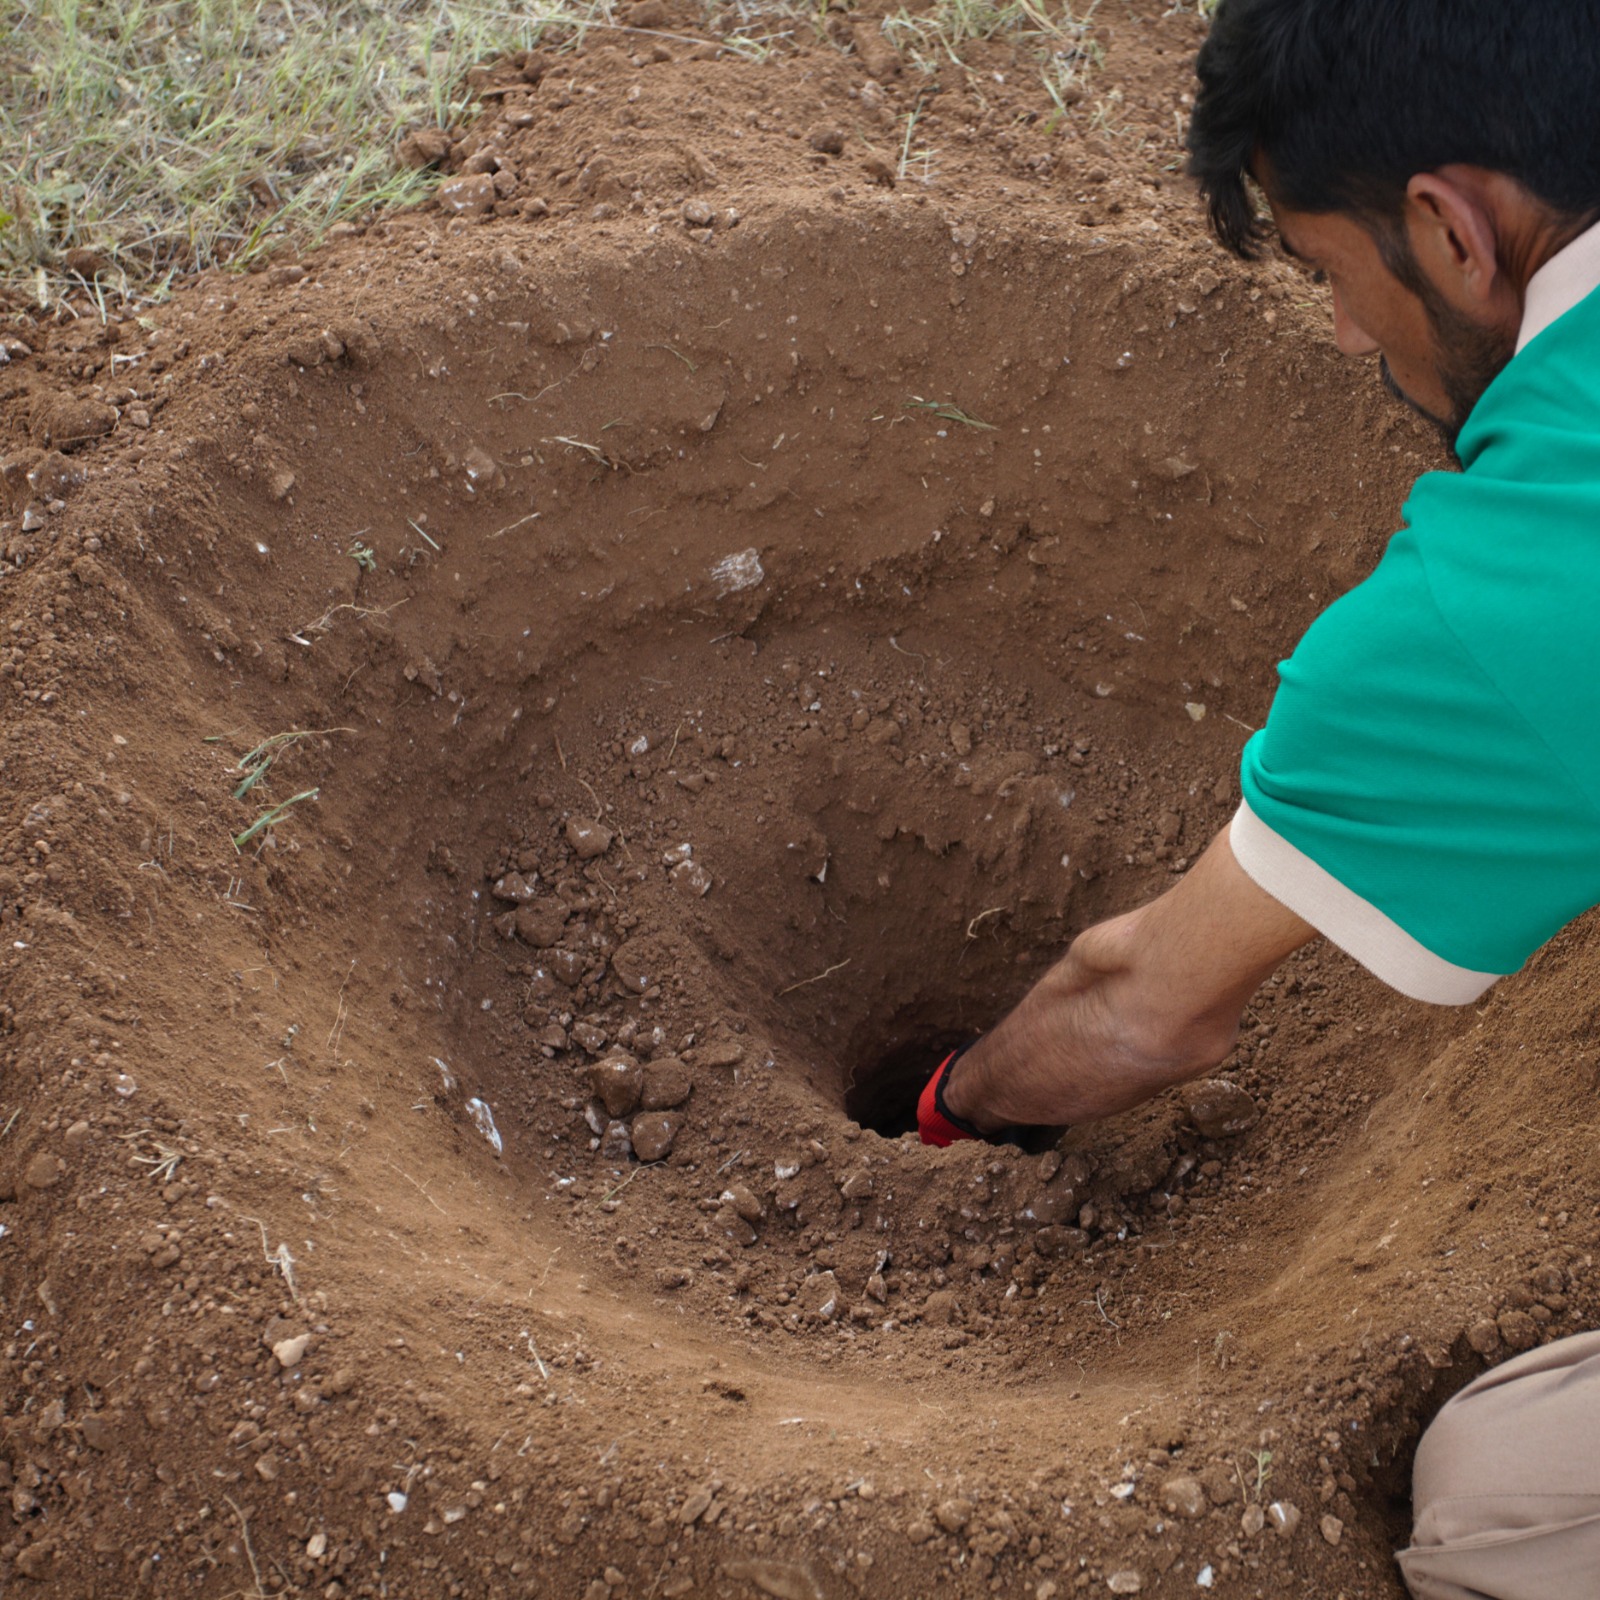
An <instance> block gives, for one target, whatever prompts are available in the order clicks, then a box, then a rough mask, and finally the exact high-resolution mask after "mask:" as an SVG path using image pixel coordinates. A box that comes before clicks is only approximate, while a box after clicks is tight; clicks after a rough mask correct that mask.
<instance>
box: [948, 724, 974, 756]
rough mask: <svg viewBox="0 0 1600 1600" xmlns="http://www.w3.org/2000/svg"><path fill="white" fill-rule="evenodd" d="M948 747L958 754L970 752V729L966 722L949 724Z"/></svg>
mask: <svg viewBox="0 0 1600 1600" xmlns="http://www.w3.org/2000/svg"><path fill="white" fill-rule="evenodd" d="M950 748H951V749H952V750H954V751H955V753H956V754H957V755H958V756H963V757H965V756H970V755H971V754H972V729H971V728H969V727H968V726H967V725H966V723H964V722H952V723H951V724H950Z"/></svg>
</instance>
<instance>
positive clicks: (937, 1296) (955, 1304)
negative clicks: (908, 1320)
mask: <svg viewBox="0 0 1600 1600" xmlns="http://www.w3.org/2000/svg"><path fill="white" fill-rule="evenodd" d="M960 1317H961V1304H960V1302H959V1301H958V1300H957V1299H956V1297H955V1296H954V1295H953V1294H952V1293H951V1292H950V1291H949V1290H948V1289H935V1290H934V1292H933V1293H932V1294H930V1295H929V1296H928V1298H927V1299H926V1300H925V1301H923V1303H922V1320H923V1321H924V1322H930V1323H936V1324H939V1325H942V1326H948V1325H949V1324H951V1323H953V1322H957V1321H959V1320H960Z"/></svg>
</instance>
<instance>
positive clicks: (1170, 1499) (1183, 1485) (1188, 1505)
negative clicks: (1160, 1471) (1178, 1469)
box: [1161, 1473, 1206, 1519]
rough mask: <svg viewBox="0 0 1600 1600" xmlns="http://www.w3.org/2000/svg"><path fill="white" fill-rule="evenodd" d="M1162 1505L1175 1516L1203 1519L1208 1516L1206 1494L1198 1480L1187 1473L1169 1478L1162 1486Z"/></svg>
mask: <svg viewBox="0 0 1600 1600" xmlns="http://www.w3.org/2000/svg"><path fill="white" fill-rule="evenodd" d="M1161 1504H1162V1505H1163V1506H1165V1507H1166V1509H1167V1510H1168V1511H1169V1512H1171V1513H1172V1514H1173V1515H1174V1516H1179V1517H1189V1518H1191V1519H1192V1518H1194V1517H1203V1516H1204V1515H1205V1514H1206V1492H1205V1490H1204V1489H1203V1488H1201V1487H1200V1480H1199V1479H1198V1478H1191V1477H1189V1476H1188V1475H1187V1474H1186V1473H1185V1474H1180V1475H1179V1476H1178V1477H1176V1478H1168V1479H1167V1481H1166V1482H1165V1483H1164V1484H1162V1485H1161Z"/></svg>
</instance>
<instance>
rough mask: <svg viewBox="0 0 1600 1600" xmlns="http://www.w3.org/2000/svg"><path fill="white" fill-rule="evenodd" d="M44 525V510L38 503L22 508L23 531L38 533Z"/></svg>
mask: <svg viewBox="0 0 1600 1600" xmlns="http://www.w3.org/2000/svg"><path fill="white" fill-rule="evenodd" d="M43 526H44V512H43V510H41V509H40V507H38V506H37V505H26V506H24V507H23V508H22V531H23V532H24V533H37V532H38V531H39V530H40V529H41V528H42V527H43Z"/></svg>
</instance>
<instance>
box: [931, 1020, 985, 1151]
mask: <svg viewBox="0 0 1600 1600" xmlns="http://www.w3.org/2000/svg"><path fill="white" fill-rule="evenodd" d="M970 1048H971V1046H969V1045H962V1047H961V1048H960V1049H959V1050H952V1051H951V1052H950V1054H949V1055H947V1056H946V1057H945V1058H944V1060H943V1061H941V1062H940V1063H939V1067H938V1070H937V1071H936V1072H935V1073H934V1075H933V1076H932V1077H931V1078H929V1079H928V1083H927V1087H926V1088H925V1089H924V1090H923V1091H922V1095H921V1098H920V1099H919V1100H918V1101H917V1132H918V1133H920V1134H921V1135H922V1142H923V1143H924V1144H931V1145H935V1146H937V1147H938V1148H939V1149H941V1150H943V1149H945V1148H946V1147H947V1146H948V1145H952V1144H954V1143H955V1142H956V1140H957V1139H981V1138H982V1137H983V1135H982V1134H981V1133H979V1131H978V1130H977V1129H976V1128H975V1127H973V1125H972V1124H971V1123H970V1122H968V1121H967V1120H966V1118H965V1117H958V1116H956V1114H955V1113H954V1112H953V1111H951V1110H950V1108H949V1107H948V1106H947V1105H946V1104H945V1103H944V1087H945V1082H946V1080H947V1079H948V1078H949V1076H950V1069H951V1067H953V1066H954V1065H955V1064H956V1062H957V1061H958V1060H959V1059H960V1058H961V1057H962V1056H963V1055H965V1054H966V1052H967V1051H968V1050H969V1049H970Z"/></svg>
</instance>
